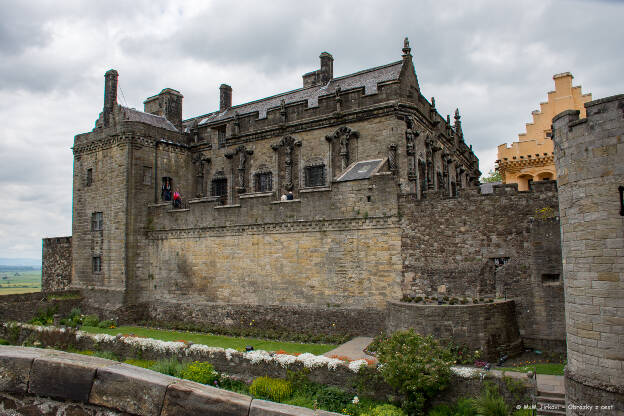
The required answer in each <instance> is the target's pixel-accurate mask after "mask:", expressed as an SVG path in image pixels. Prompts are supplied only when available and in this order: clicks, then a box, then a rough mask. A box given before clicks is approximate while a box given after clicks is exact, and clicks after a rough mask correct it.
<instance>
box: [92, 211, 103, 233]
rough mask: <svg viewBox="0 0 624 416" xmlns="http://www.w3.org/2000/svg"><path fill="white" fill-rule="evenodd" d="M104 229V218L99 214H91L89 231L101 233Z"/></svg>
mask: <svg viewBox="0 0 624 416" xmlns="http://www.w3.org/2000/svg"><path fill="white" fill-rule="evenodd" d="M103 227H104V218H103V215H102V213H101V212H94V213H93V214H91V231H101V230H102V229H103Z"/></svg>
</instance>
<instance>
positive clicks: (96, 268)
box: [91, 256, 102, 273]
mask: <svg viewBox="0 0 624 416" xmlns="http://www.w3.org/2000/svg"><path fill="white" fill-rule="evenodd" d="M91 265H92V266H93V272H94V273H97V272H101V271H102V257H100V256H94V257H93V258H92V259H91Z"/></svg>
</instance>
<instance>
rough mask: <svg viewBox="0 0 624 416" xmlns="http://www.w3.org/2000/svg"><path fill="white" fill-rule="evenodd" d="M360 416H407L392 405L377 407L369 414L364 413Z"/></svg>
mask: <svg viewBox="0 0 624 416" xmlns="http://www.w3.org/2000/svg"><path fill="white" fill-rule="evenodd" d="M360 416H406V415H405V412H403V411H402V410H401V409H399V408H398V407H396V406H393V405H391V404H382V405H379V406H376V407H375V408H373V409H372V410H371V411H369V412H367V413H362V414H360Z"/></svg>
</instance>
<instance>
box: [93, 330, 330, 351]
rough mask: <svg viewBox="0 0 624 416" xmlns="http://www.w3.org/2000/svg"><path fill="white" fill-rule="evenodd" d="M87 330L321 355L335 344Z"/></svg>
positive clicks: (236, 348)
mask: <svg viewBox="0 0 624 416" xmlns="http://www.w3.org/2000/svg"><path fill="white" fill-rule="evenodd" d="M81 329H82V330H83V331H85V332H90V333H93V334H109V335H117V334H134V335H137V336H141V337H147V338H154V339H159V340H161V341H181V340H184V341H192V342H193V343H195V344H204V345H210V346H212V347H221V348H233V349H235V350H239V351H244V350H245V347H246V346H247V345H251V346H253V347H254V349H256V350H265V351H278V350H284V351H286V352H288V353H291V354H294V353H304V352H309V353H312V354H316V355H321V354H324V353H326V352H327V351H330V350H333V349H334V348H336V346H337V345H334V344H299V343H297V342H281V341H268V340H264V339H257V338H234V337H226V336H223V335H210V334H198V333H195V332H183V331H170V330H164V329H152V328H144V327H140V326H120V327H117V328H111V329H108V328H106V329H104V328H95V327H90V326H83V327H82V328H81Z"/></svg>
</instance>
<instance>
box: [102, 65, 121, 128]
mask: <svg viewBox="0 0 624 416" xmlns="http://www.w3.org/2000/svg"><path fill="white" fill-rule="evenodd" d="M118 77H119V73H118V72H117V71H115V70H114V69H110V70H108V71H106V74H104V80H105V81H104V111H103V116H104V127H108V126H109V125H110V120H111V115H112V114H113V110H114V108H115V106H116V105H117V78H118Z"/></svg>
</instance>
